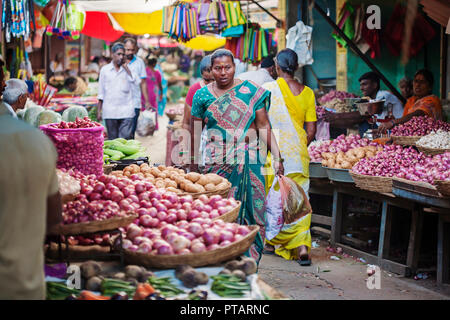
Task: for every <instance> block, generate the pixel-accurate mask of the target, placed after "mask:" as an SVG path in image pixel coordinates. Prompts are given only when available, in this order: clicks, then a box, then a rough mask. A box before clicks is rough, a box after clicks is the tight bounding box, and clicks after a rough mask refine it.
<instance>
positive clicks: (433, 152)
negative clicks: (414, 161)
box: [416, 145, 450, 156]
mask: <svg viewBox="0 0 450 320" xmlns="http://www.w3.org/2000/svg"><path fill="white" fill-rule="evenodd" d="M416 147H417V149H419V151H420V152H422V153H425V154H427V155H430V156H435V155H437V154H442V153H445V152H450V149H435V148H426V147H421V146H418V145H416Z"/></svg>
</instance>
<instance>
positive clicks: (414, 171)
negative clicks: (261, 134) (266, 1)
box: [309, 117, 450, 283]
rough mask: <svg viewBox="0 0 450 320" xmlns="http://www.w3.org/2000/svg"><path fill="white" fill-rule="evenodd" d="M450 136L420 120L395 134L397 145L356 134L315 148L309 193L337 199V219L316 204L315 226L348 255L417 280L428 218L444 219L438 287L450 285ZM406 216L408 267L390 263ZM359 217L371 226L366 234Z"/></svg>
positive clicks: (443, 126)
mask: <svg viewBox="0 0 450 320" xmlns="http://www.w3.org/2000/svg"><path fill="white" fill-rule="evenodd" d="M449 134H450V127H449V124H448V123H445V122H443V121H439V120H433V119H431V118H427V117H415V118H413V119H412V120H410V121H409V122H407V123H405V124H403V125H402V126H399V127H397V128H396V129H395V130H393V132H392V136H391V138H393V140H394V144H380V143H377V140H369V139H366V138H360V137H359V136H355V135H348V136H344V135H342V136H339V137H338V138H337V139H334V140H332V141H319V142H313V143H312V144H311V146H310V147H309V153H310V157H311V164H310V176H311V189H310V190H309V192H310V194H312V195H313V197H314V195H319V196H320V197H323V196H327V197H329V198H331V199H332V208H331V214H330V215H325V216H324V215H323V214H318V213H321V212H320V211H319V210H316V209H314V206H317V203H316V204H315V202H314V201H312V202H311V203H312V205H313V209H314V211H315V214H313V218H312V221H313V223H316V224H319V225H324V226H328V227H330V228H331V231H330V232H329V233H328V234H329V236H330V239H331V243H332V244H333V245H335V246H339V247H341V248H343V249H344V251H346V252H347V253H350V254H353V255H356V256H359V257H363V258H364V259H365V260H366V261H367V262H368V263H373V264H377V265H380V266H381V267H382V268H384V269H386V270H389V271H392V272H395V273H399V274H402V275H405V276H411V275H413V274H414V273H415V272H416V271H417V270H418V267H419V256H420V245H421V240H422V228H423V221H424V217H425V216H426V215H427V214H428V215H429V214H436V215H437V216H438V230H439V231H438V240H437V252H438V256H437V268H436V272H437V281H438V283H446V282H448V279H449V273H450V272H449V270H448V262H449V259H450V256H449V250H448V245H447V243H446V242H445V241H446V240H448V217H449V216H448V213H449V210H448V209H449V208H450V198H449V193H448V191H447V189H446V188H447V187H446V186H448V185H449V184H450V179H449V174H450V168H449V164H450V163H449V160H450V158H449V156H450V152H449V147H450V145H448V142H449V141H450V139H449V136H448V135H449ZM358 201H362V203H360V204H358V203H357V202H358ZM402 209H403V211H402ZM405 210H406V211H405ZM400 211H401V212H409V214H410V217H411V223H410V227H409V230H408V233H409V241H408V245H407V250H406V257H405V262H403V263H400V262H399V261H398V260H397V259H393V257H392V256H390V242H391V236H392V234H393V232H394V231H393V230H392V223H393V222H392V221H393V217H394V216H395V215H401V214H400V213H399V212H400ZM322 213H323V212H322ZM356 216H359V217H361V218H362V219H365V220H366V223H365V224H364V227H361V226H359V225H358V223H357V222H356V219H355V218H356ZM319 232H322V233H323V232H325V233H327V231H326V230H325V229H324V228H319Z"/></svg>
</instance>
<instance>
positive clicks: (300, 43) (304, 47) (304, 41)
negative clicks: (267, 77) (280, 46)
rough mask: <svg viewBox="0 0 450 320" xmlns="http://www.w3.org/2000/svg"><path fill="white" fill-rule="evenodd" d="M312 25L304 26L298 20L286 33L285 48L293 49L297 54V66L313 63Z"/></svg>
mask: <svg viewBox="0 0 450 320" xmlns="http://www.w3.org/2000/svg"><path fill="white" fill-rule="evenodd" d="M312 30H313V28H312V27H309V26H306V25H305V24H304V23H303V21H301V20H299V21H297V23H296V24H295V26H293V27H292V28H290V29H289V31H288V34H287V35H286V48H289V49H292V50H294V51H295V52H296V53H297V55H298V66H299V67H303V66H304V65H307V64H313V62H314V59H313V56H312V41H311V35H312Z"/></svg>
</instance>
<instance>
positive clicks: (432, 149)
mask: <svg viewBox="0 0 450 320" xmlns="http://www.w3.org/2000/svg"><path fill="white" fill-rule="evenodd" d="M416 147H417V148H419V149H423V150H429V151H443V152H445V151H450V149H448V148H445V149H438V148H430V147H423V146H421V145H418V144H416Z"/></svg>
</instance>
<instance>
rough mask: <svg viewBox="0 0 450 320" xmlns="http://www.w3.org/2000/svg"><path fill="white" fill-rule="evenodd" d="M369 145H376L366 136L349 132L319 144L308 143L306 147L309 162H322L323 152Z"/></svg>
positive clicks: (343, 150) (334, 151)
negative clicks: (362, 136) (346, 134)
mask: <svg viewBox="0 0 450 320" xmlns="http://www.w3.org/2000/svg"><path fill="white" fill-rule="evenodd" d="M369 145H370V146H377V144H376V143H374V142H370V140H369V139H366V138H363V139H362V138H361V137H360V136H359V135H354V134H350V135H348V136H345V135H343V134H341V135H340V136H339V137H337V138H336V139H334V140H329V141H323V142H321V143H320V144H310V145H309V147H308V152H309V156H310V158H311V162H322V160H323V158H322V153H323V152H331V153H336V152H339V151H342V152H347V151H348V150H350V149H354V148H357V147H365V146H369Z"/></svg>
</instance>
